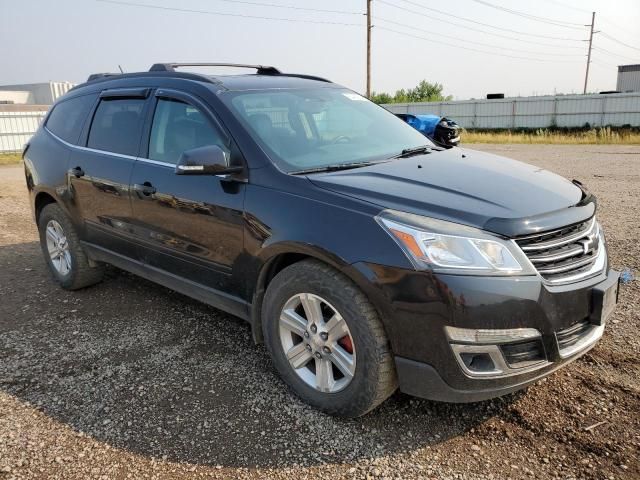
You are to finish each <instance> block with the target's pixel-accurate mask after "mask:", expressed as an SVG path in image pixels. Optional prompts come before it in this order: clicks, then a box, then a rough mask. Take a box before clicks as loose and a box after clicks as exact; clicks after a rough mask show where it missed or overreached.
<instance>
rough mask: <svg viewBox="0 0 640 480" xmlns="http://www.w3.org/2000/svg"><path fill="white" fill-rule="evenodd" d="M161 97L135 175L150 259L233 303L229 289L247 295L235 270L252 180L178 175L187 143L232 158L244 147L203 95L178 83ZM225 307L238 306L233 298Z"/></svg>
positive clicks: (140, 231)
mask: <svg viewBox="0 0 640 480" xmlns="http://www.w3.org/2000/svg"><path fill="white" fill-rule="evenodd" d="M155 97H156V98H155V108H154V111H153V113H152V114H151V115H150V122H149V125H148V126H147V130H148V134H145V138H146V139H147V140H148V145H145V147H147V148H144V147H143V150H142V151H143V152H145V151H146V152H147V153H146V155H144V153H141V157H140V158H139V159H138V160H137V161H136V163H135V166H134V169H133V174H132V177H131V184H132V206H133V215H134V221H135V223H136V230H135V231H136V234H137V236H138V240H139V242H140V243H141V245H142V248H141V255H142V257H143V261H144V262H145V263H146V264H147V265H149V266H151V267H153V268H156V269H158V270H161V271H163V272H165V273H168V274H170V275H173V276H176V277H180V278H181V279H186V280H188V281H190V282H196V283H198V284H200V285H202V286H205V287H208V288H209V289H213V291H211V292H210V293H211V296H212V297H215V296H216V292H217V293H220V294H221V295H220V298H219V299H218V300H220V299H222V300H221V301H223V302H228V301H229V302H232V303H233V302H234V301H235V300H234V299H233V298H230V297H229V294H230V295H231V296H232V297H238V296H240V289H239V288H238V285H235V284H234V283H233V276H232V272H233V270H234V265H235V264H236V262H237V260H238V258H239V256H240V255H241V253H242V250H243V217H242V207H243V199H244V193H245V184H244V183H242V182H229V181H226V180H224V179H221V178H219V177H217V176H215V175H176V173H175V166H176V163H177V162H178V160H179V158H180V156H181V155H182V153H183V152H184V151H186V150H190V149H193V148H197V147H202V146H205V145H218V146H219V147H220V148H222V149H223V150H225V151H227V152H229V154H230V159H231V160H230V161H231V164H234V163H236V164H242V160H241V159H240V158H239V156H240V153H239V152H238V150H237V149H236V148H235V147H234V146H233V144H232V140H231V139H230V137H229V136H228V134H227V133H226V132H225V130H224V129H223V128H222V127H221V125H220V123H219V122H218V121H217V119H216V117H215V116H214V114H213V112H212V111H211V110H210V108H209V107H208V106H207V105H205V104H203V103H202V102H200V100H198V99H197V98H196V97H193V96H191V95H188V94H186V93H182V92H177V91H173V90H158V91H157V92H156V93H155ZM143 157H146V158H143ZM215 301H216V299H213V303H215ZM223 308H225V309H227V310H230V311H233V310H234V307H233V306H231V305H228V304H226V303H225V305H224V306H223Z"/></svg>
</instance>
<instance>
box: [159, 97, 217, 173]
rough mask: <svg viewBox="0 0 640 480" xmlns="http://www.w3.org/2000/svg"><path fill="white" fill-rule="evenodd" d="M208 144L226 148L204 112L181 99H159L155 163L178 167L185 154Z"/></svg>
mask: <svg viewBox="0 0 640 480" xmlns="http://www.w3.org/2000/svg"><path fill="white" fill-rule="evenodd" d="M207 145H217V146H219V147H220V148H223V149H225V148H226V146H225V141H224V140H223V138H222V136H221V135H220V134H219V133H218V131H217V129H215V128H214V127H213V126H212V125H211V123H209V121H208V120H207V119H206V117H205V116H204V114H203V113H202V112H201V111H200V110H198V109H197V108H196V107H194V106H191V105H188V104H186V103H184V102H181V101H178V100H168V99H166V100H165V99H159V100H158V105H157V106H156V110H155V113H154V115H153V124H152V126H151V137H150V139H149V158H150V159H151V160H159V161H162V162H167V163H173V164H176V163H178V160H179V159H180V156H181V155H182V154H183V152H185V151H187V150H191V149H193V148H198V147H204V146H207Z"/></svg>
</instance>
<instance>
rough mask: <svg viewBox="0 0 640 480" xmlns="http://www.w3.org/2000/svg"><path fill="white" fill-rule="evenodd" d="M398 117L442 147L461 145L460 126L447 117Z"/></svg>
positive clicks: (405, 114) (397, 115)
mask: <svg viewBox="0 0 640 480" xmlns="http://www.w3.org/2000/svg"><path fill="white" fill-rule="evenodd" d="M396 117H398V118H401V119H402V120H404V121H405V122H406V123H408V124H409V125H411V126H412V127H413V128H415V129H416V130H418V131H419V132H420V133H422V134H423V135H424V136H425V137H428V138H429V139H431V140H433V141H434V142H435V143H437V144H438V145H440V146H442V147H445V148H451V147H455V146H457V145H458V144H459V143H460V125H458V124H457V123H456V122H454V121H453V120H449V119H448V118H446V117H441V116H439V115H411V114H409V113H397V114H396Z"/></svg>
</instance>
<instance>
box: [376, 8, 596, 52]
mask: <svg viewBox="0 0 640 480" xmlns="http://www.w3.org/2000/svg"><path fill="white" fill-rule="evenodd" d="M400 1H401V2H404V3H408V4H411V5H415V6H417V7H420V8H422V9H425V10H429V12H431V11H433V12H438V13H440V14H441V15H446V16H448V17H454V18H457V19H458V20H462V21H465V22H469V23H474V24H476V25H482V26H484V27H489V28H493V29H495V30H500V31H503V32H509V33H516V34H518V35H524V36H527V37H535V38H546V39H550V40H560V41H563V42H583V41H584V40H582V39H578V38H567V37H555V36H551V35H540V34H535V33H527V32H522V31H519V30H513V29H510V28H503V27H498V26H495V25H491V24H489V23H484V22H478V21H477V20H473V19H471V18H466V17H461V16H459V15H453V14H451V13H450V12H444V11H442V10H438V9H436V8H432V7H426V6H425V5H421V4H419V3H416V2H413V1H411V0H400ZM376 2H377V3H383V4H385V5H388V6H390V7H393V8H396V9H399V10H404V11H405V12H409V13H412V14H414V15H420V16H422V17H426V18H430V19H433V20H437V21H440V22H445V23H451V24H452V25H456V26H459V27H463V28H468V29H470V30H471V27H468V26H466V25H461V24H459V23H454V22H451V21H448V20H442V19H440V18H437V17H433V16H430V15H427V14H426V13H424V12H423V11H417V10H413V9H410V8H407V7H402V6H400V5H395V4H393V3H389V2H387V1H385V0H376ZM477 31H481V32H483V31H482V30H477ZM483 33H489V32H483ZM493 35H497V34H493Z"/></svg>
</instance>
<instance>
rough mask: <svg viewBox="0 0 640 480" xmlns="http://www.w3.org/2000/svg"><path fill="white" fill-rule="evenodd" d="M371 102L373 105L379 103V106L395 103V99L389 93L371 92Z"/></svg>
mask: <svg viewBox="0 0 640 480" xmlns="http://www.w3.org/2000/svg"><path fill="white" fill-rule="evenodd" d="M369 100H371V101H372V102H373V103H377V104H378V105H381V104H383V103H393V97H392V96H391V95H389V94H388V93H384V92H382V93H376V92H375V91H374V92H371V98H370V99H369Z"/></svg>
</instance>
